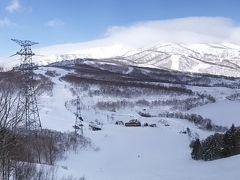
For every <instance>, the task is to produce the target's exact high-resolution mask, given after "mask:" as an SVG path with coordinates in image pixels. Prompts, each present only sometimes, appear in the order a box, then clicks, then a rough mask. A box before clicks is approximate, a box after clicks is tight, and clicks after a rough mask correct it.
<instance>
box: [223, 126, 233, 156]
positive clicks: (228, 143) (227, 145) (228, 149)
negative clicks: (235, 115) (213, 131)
mask: <svg viewBox="0 0 240 180" xmlns="http://www.w3.org/2000/svg"><path fill="white" fill-rule="evenodd" d="M235 131H236V128H235V126H234V124H232V126H231V128H230V129H229V130H228V131H227V132H226V133H225V134H224V137H223V155H224V157H228V156H231V155H234V151H235V149H236V140H235Z"/></svg>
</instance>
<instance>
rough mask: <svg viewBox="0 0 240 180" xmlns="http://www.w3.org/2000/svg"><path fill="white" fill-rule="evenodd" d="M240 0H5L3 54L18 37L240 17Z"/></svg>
mask: <svg viewBox="0 0 240 180" xmlns="http://www.w3.org/2000/svg"><path fill="white" fill-rule="evenodd" d="M239 7H240V1H238V0H145V1H144V0H68V1H66V0H0V57H1V56H4V55H7V54H9V53H11V52H14V51H15V50H16V46H15V45H14V44H13V43H12V42H10V39H11V38H12V37H14V38H19V39H30V40H34V41H39V42H40V45H39V47H45V46H49V45H54V44H64V43H74V42H85V41H89V40H94V39H99V38H104V37H105V36H106V32H107V30H108V29H109V28H111V27H114V26H123V27H125V26H131V25H132V24H135V23H138V22H142V23H144V22H148V21H159V20H167V19H175V18H185V17H202V16H203V17H225V18H228V19H230V20H232V21H233V22H234V24H239V23H240V16H239Z"/></svg>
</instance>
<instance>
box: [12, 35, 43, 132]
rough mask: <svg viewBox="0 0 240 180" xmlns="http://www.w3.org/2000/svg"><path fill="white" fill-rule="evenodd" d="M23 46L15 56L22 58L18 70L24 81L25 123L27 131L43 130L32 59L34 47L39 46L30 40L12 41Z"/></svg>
mask: <svg viewBox="0 0 240 180" xmlns="http://www.w3.org/2000/svg"><path fill="white" fill-rule="evenodd" d="M11 40H12V41H14V42H16V43H17V44H19V45H20V46H21V50H20V51H18V52H17V53H16V54H14V55H13V56H15V55H19V56H20V57H21V63H20V67H19V68H18V69H19V70H20V72H21V73H22V75H23V77H24V79H23V85H24V88H23V95H24V100H23V101H22V103H23V104H24V116H23V122H24V123H25V124H24V125H25V129H26V130H33V131H36V130H38V131H39V130H40V131H41V130H42V125H41V120H40V116H39V111H38V105H37V98H36V92H35V90H36V89H35V85H34V76H33V70H34V68H35V67H36V66H34V64H33V62H32V57H33V56H34V55H35V54H34V53H33V52H32V48H31V47H32V46H33V45H35V44H38V43H37V42H32V41H29V40H24V41H22V40H17V39H11Z"/></svg>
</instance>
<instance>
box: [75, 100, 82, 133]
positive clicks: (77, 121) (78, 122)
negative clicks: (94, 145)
mask: <svg viewBox="0 0 240 180" xmlns="http://www.w3.org/2000/svg"><path fill="white" fill-rule="evenodd" d="M76 106H77V109H76V112H75V116H76V119H75V125H74V126H73V128H74V130H75V134H78V132H79V131H80V135H81V136H83V124H82V122H83V118H82V116H81V104H80V98H79V96H78V97H77V101H76Z"/></svg>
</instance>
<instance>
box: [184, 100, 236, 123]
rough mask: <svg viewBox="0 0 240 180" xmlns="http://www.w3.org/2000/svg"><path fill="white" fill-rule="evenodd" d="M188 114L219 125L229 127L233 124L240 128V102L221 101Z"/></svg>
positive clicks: (195, 109)
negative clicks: (200, 116)
mask: <svg viewBox="0 0 240 180" xmlns="http://www.w3.org/2000/svg"><path fill="white" fill-rule="evenodd" d="M189 112H191V113H195V114H199V115H202V116H203V117H208V118H211V119H212V120H213V121H214V122H215V123H217V124H219V125H223V126H229V127H230V126H231V124H235V125H236V126H240V102H236V101H229V100H223V101H219V102H216V103H213V104H207V105H205V106H201V107H197V108H194V109H192V110H190V111H189Z"/></svg>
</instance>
